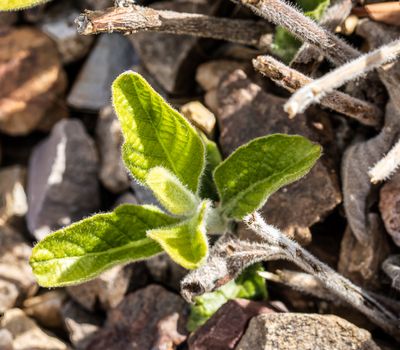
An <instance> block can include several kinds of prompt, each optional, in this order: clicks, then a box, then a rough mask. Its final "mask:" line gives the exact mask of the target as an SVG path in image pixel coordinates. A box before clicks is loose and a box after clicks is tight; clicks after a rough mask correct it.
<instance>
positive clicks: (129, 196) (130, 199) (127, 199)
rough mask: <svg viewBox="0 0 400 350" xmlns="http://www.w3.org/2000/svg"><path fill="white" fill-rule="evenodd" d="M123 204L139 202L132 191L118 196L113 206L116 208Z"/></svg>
mask: <svg viewBox="0 0 400 350" xmlns="http://www.w3.org/2000/svg"><path fill="white" fill-rule="evenodd" d="M121 204H138V201H137V199H136V197H135V195H134V194H133V193H132V192H125V193H123V194H121V195H120V196H119V197H118V198H117V200H116V201H115V203H114V205H113V208H116V207H118V206H119V205H121Z"/></svg>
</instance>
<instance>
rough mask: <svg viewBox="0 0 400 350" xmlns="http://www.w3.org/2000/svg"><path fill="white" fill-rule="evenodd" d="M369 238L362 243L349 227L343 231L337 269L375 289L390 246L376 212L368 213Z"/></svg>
mask: <svg viewBox="0 0 400 350" xmlns="http://www.w3.org/2000/svg"><path fill="white" fill-rule="evenodd" d="M368 217H369V221H370V224H371V226H370V227H369V232H370V239H369V240H368V241H367V242H366V244H363V243H361V242H359V241H358V240H357V238H356V237H355V235H354V234H353V232H352V231H351V229H350V227H348V228H347V229H346V231H345V233H344V236H343V239H342V243H341V247H340V257H339V264H338V271H339V273H341V274H342V275H344V276H345V277H348V278H349V279H350V280H352V281H353V282H354V283H356V284H358V285H360V286H362V287H365V288H368V289H376V288H378V287H379V285H380V282H381V281H380V278H379V270H380V268H381V264H382V262H383V261H384V260H385V259H386V258H387V257H388V255H389V253H390V248H389V244H388V241H387V239H386V234H385V231H384V229H383V228H382V225H381V222H380V219H379V217H378V215H377V214H369V216H368Z"/></svg>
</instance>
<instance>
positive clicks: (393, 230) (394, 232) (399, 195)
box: [379, 172, 400, 247]
mask: <svg viewBox="0 0 400 350" xmlns="http://www.w3.org/2000/svg"><path fill="white" fill-rule="evenodd" d="M379 210H380V212H381V215H382V220H383V222H384V224H385V228H386V230H387V232H388V233H389V234H390V235H391V236H392V238H393V241H394V243H396V245H397V246H399V247H400V172H397V173H396V174H395V175H394V176H393V178H392V179H390V180H389V181H388V182H387V183H385V184H384V185H383V187H382V188H381V192H380V199H379Z"/></svg>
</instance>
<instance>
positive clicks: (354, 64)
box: [284, 39, 400, 117]
mask: <svg viewBox="0 0 400 350" xmlns="http://www.w3.org/2000/svg"><path fill="white" fill-rule="evenodd" d="M399 54H400V39H398V40H395V41H392V42H391V43H389V44H387V45H384V46H382V47H380V48H378V49H376V50H374V51H372V52H371V53H368V54H366V55H364V56H361V57H359V58H357V59H355V60H353V61H351V62H349V63H347V64H344V65H343V66H341V67H339V68H337V69H335V70H333V71H331V72H329V73H328V74H326V75H324V76H323V77H321V78H319V79H316V80H314V81H313V82H311V83H310V84H307V85H305V86H304V87H302V88H301V89H299V90H298V91H297V92H296V93H295V94H293V96H292V97H291V98H290V99H289V101H288V102H287V103H286V104H285V107H284V108H285V111H286V112H288V113H289V116H292V117H293V116H294V115H296V114H297V113H302V112H304V110H305V109H306V108H307V107H308V106H309V105H310V104H312V103H313V102H318V101H320V99H321V98H323V97H324V96H325V95H326V94H327V93H328V92H331V91H332V90H333V89H335V88H338V87H340V86H342V85H343V84H344V83H346V82H348V81H350V80H353V79H356V78H358V77H359V76H361V75H362V74H365V73H367V72H369V71H371V70H372V69H374V68H377V67H380V66H382V65H383V64H385V63H388V62H390V61H393V60H395V59H396V57H397V56H398V55H399Z"/></svg>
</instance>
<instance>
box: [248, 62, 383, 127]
mask: <svg viewBox="0 0 400 350" xmlns="http://www.w3.org/2000/svg"><path fill="white" fill-rule="evenodd" d="M253 66H254V68H255V69H256V70H258V71H259V72H260V73H261V74H263V75H265V76H267V77H268V78H270V79H272V80H273V81H274V82H276V83H277V84H278V85H280V86H282V87H284V88H285V89H286V90H288V91H290V92H295V91H296V90H298V89H300V88H301V87H302V86H304V85H306V84H309V83H311V82H312V81H313V80H312V79H311V78H309V77H307V76H305V75H303V74H302V73H300V72H298V71H297V70H295V69H292V68H290V67H288V66H286V65H285V64H283V63H281V62H279V61H277V60H276V59H274V58H273V57H271V56H258V57H257V58H256V59H254V60H253ZM321 105H322V106H324V107H327V108H330V109H332V110H334V111H336V112H338V113H341V114H343V115H346V116H348V117H350V118H354V119H356V120H358V121H359V122H360V123H362V124H364V125H368V126H373V127H376V128H377V127H379V126H380V125H381V121H382V112H381V110H380V109H379V108H378V107H376V106H375V105H373V104H371V103H369V102H366V101H362V100H359V99H357V98H355V97H352V96H350V95H347V94H345V93H343V92H339V91H332V92H331V93H330V94H328V95H326V96H325V97H324V98H322V99H321Z"/></svg>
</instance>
